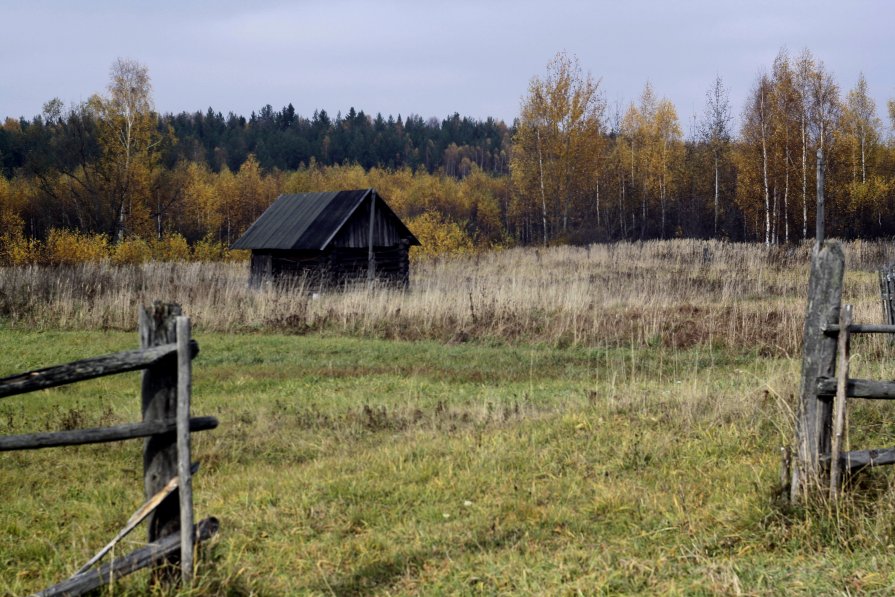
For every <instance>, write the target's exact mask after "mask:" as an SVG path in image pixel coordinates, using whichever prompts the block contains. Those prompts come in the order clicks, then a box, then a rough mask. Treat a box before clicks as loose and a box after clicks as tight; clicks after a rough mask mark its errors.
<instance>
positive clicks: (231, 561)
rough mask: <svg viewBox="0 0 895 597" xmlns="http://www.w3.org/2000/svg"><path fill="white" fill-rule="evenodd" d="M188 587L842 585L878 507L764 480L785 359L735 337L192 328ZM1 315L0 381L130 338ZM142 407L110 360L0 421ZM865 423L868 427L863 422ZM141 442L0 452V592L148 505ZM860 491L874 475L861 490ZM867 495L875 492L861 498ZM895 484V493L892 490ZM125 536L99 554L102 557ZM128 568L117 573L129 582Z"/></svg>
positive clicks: (863, 569)
mask: <svg viewBox="0 0 895 597" xmlns="http://www.w3.org/2000/svg"><path fill="white" fill-rule="evenodd" d="M197 339H198V341H199V343H200V345H201V350H202V351H201V353H200V355H199V357H198V358H197V360H196V361H195V365H194V367H195V368H194V374H195V380H194V412H195V414H199V415H214V416H216V417H218V418H219V419H220V421H221V426H220V427H219V428H218V429H217V430H215V431H212V432H207V433H203V434H199V435H196V436H194V451H195V457H196V458H197V459H198V460H199V461H201V463H202V468H201V470H200V472H199V474H198V476H197V477H196V479H195V487H194V492H195V496H196V510H197V513H198V515H199V516H207V515H214V516H217V517H218V518H220V520H221V532H220V535H219V536H218V537H217V538H216V539H215V540H214V541H213V542H212V544H211V545H210V546H208V547H207V548H206V549H204V550H203V551H202V553H201V558H200V564H199V566H200V570H199V579H200V580H199V585H198V588H197V589H196V590H195V591H194V593H192V594H209V595H211V594H221V593H225V594H226V593H229V594H237V595H238V594H259V595H273V594H337V595H343V594H371V593H372V594H376V593H379V594H412V593H423V594H445V593H477V592H483V593H503V592H512V593H518V594H543V593H548V594H550V593H574V592H576V591H581V592H583V593H610V594H612V593H645V594H656V593H687V594H735V593H740V592H742V593H752V594H755V593H782V592H787V593H789V592H793V593H803V594H817V593H840V592H844V593H857V592H872V591H876V592H887V590H889V589H891V588H892V587H893V572H892V571H893V570H895V567H893V564H895V548H892V546H891V545H890V542H892V541H891V538H890V537H891V534H892V529H891V528H890V527H892V526H893V525H892V522H893V521H895V516H893V515H892V511H891V508H890V509H889V510H888V511H883V512H879V511H877V512H876V514H873V513H872V512H871V510H872V509H873V508H874V506H875V505H878V504H879V503H880V502H883V501H885V500H887V499H888V498H887V497H886V496H887V495H888V492H889V489H888V481H887V480H886V478H884V477H882V476H878V477H877V478H872V479H870V482H869V483H868V492H869V493H870V494H872V495H873V496H874V497H873V499H871V500H869V501H868V502H867V504H861V503H855V504H853V505H852V506H850V507H849V509H847V510H842V511H840V512H837V513H835V515H834V513H830V515H825V514H824V513H822V512H820V513H818V512H804V511H794V510H788V509H786V508H785V507H782V506H781V505H780V504H779V503H778V501H777V500H776V499H775V496H774V489H775V483H776V479H777V476H778V461H777V448H778V446H780V445H782V444H783V443H785V442H788V441H789V433H790V422H789V417H790V416H791V407H792V398H791V395H792V394H794V393H795V391H796V379H797V375H796V371H797V367H798V363H797V362H795V361H793V360H789V359H769V358H761V357H758V356H756V355H753V354H750V353H748V352H742V353H729V352H728V353H724V352H716V351H710V350H707V349H695V348H694V349H691V350H688V351H685V352H675V351H673V350H670V349H667V348H663V347H653V348H646V349H634V350H629V349H619V348H611V349H607V348H599V347H597V348H580V347H573V348H564V349H554V348H551V347H547V346H505V345H494V346H485V345H481V344H474V343H469V344H455V345H445V344H439V343H433V342H390V341H382V340H370V339H353V338H332V337H317V336H277V335H242V336H239V335H236V336H233V335H203V334H199V335H198V337H197ZM135 344H136V340H135V338H134V335H133V334H125V333H101V332H47V333H26V332H21V331H9V330H3V331H0V353H2V354H4V355H5V357H4V359H3V360H2V361H0V375H7V374H10V373H14V372H19V371H23V370H26V369H29V368H35V367H40V366H46V365H50V364H55V363H60V362H64V361H67V360H71V359H76V358H82V357H85V356H90V355H96V354H102V353H105V352H110V351H114V350H120V349H126V348H133V347H134V346H135ZM138 418H139V377H138V375H137V374H125V375H122V376H118V377H115V378H105V379H101V380H94V381H91V382H85V383H82V384H78V385H76V386H69V387H64V388H59V389H54V390H45V391H41V392H37V393H34V394H30V395H27V396H20V397H13V398H9V399H4V400H2V401H0V433H2V434H11V433H25V432H29V431H41V430H49V429H61V428H73V427H81V426H93V425H105V424H115V423H120V422H126V421H135V420H137V419H138ZM868 420H870V419H868ZM140 449H141V444H140V442H139V441H133V442H126V443H122V444H111V445H105V446H85V447H79V448H60V449H53V450H43V451H36V452H18V453H6V454H2V455H0V478H2V479H3V480H4V483H2V484H0V503H2V504H3V506H2V508H0V536H2V541H0V592H2V593H8V594H24V593H28V592H30V591H33V590H37V589H39V588H42V587H43V586H46V585H49V584H51V583H52V582H54V581H57V580H59V579H61V578H63V577H65V576H67V575H68V574H70V573H71V572H73V571H74V570H76V569H77V568H78V567H79V566H80V565H81V564H82V563H83V562H84V561H86V560H87V559H88V558H89V557H90V555H92V553H93V552H94V551H95V550H96V549H98V547H100V546H101V545H102V544H103V543H105V541H107V540H108V539H109V538H110V537H111V536H112V535H113V534H114V533H115V531H116V530H117V529H118V528H120V526H121V525H122V524H123V523H124V521H125V520H126V519H127V517H128V516H129V515H130V513H131V512H132V511H133V510H134V509H135V508H136V507H137V506H138V505H139V504H140V502H141V500H142V494H141V487H142V480H141V460H140ZM874 492H875V493H874ZM873 500H876V501H873ZM888 501H890V502H891V500H888ZM142 539H143V531H142V530H140V531H138V532H137V533H135V536H134V537H133V538H132V540H130V541H129V542H126V543H127V544H126V545H123V546H121V547H119V548H118V550H117V552H118V554H119V555H120V554H121V553H124V552H125V551H129V550H130V549H132V548H133V547H134V546H135V545H136V544H138V543H139V542H140V541H142ZM145 589H146V576H145V574H144V575H139V574H138V575H135V576H134V577H130V578H128V579H126V580H124V581H123V582H122V583H120V584H119V585H118V586H117V587H115V592H116V594H134V595H140V594H143V593H144V592H145Z"/></svg>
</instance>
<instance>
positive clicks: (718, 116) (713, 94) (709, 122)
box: [699, 76, 732, 237]
mask: <svg viewBox="0 0 895 597" xmlns="http://www.w3.org/2000/svg"><path fill="white" fill-rule="evenodd" d="M705 96H706V105H705V113H704V114H703V119H702V123H701V125H700V131H699V133H700V137H701V138H702V141H703V143H705V144H706V145H707V146H708V148H709V150H710V151H711V155H712V163H713V166H714V174H715V176H714V195H713V197H714V202H713V203H714V228H713V229H714V235H715V236H716V237H717V236H718V209H719V202H720V195H721V166H722V163H723V161H724V160H725V158H726V156H727V153H728V151H729V149H730V121H731V119H732V117H731V112H730V99H729V97H728V94H727V89H726V88H725V87H724V82H723V81H722V80H721V77H720V76H716V77H715V82H714V84H712V87H711V89H709V90H708V91H707V92H706V94H705Z"/></svg>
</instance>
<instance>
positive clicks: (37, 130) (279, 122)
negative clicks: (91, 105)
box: [0, 103, 512, 178]
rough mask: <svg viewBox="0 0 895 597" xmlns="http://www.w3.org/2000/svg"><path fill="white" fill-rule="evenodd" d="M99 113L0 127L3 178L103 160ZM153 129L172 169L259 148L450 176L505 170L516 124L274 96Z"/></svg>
mask: <svg viewBox="0 0 895 597" xmlns="http://www.w3.org/2000/svg"><path fill="white" fill-rule="evenodd" d="M94 120H95V118H94V115H93V114H91V113H90V112H89V111H87V110H77V109H75V110H71V111H69V112H67V113H64V114H62V113H60V114H58V115H50V116H49V118H48V117H47V115H46V114H44V115H40V116H35V117H34V118H31V119H27V118H19V119H18V120H17V121H14V122H7V124H6V126H2V127H0V172H2V174H3V175H4V176H5V177H6V178H12V176H13V175H15V174H16V173H18V172H25V173H32V174H34V175H37V176H40V175H41V174H42V173H44V172H46V171H48V170H53V169H65V168H72V167H73V166H76V165H77V164H78V162H79V161H87V160H92V159H97V158H98V157H99V153H100V143H99V140H98V132H97V126H96V122H95V121H94ZM157 129H158V133H159V134H160V136H161V138H162V139H163V145H162V147H161V148H160V158H161V160H160V162H161V165H163V166H164V167H165V168H169V169H171V168H174V166H175V165H176V164H177V163H178V162H179V161H181V160H185V161H190V162H196V163H200V164H205V165H207V166H208V167H209V169H210V170H211V171H212V172H219V171H220V170H221V169H222V168H224V167H226V168H229V169H230V170H231V171H234V172H235V171H238V170H239V168H240V167H241V166H242V165H243V164H244V163H245V161H246V160H247V159H248V157H249V155H254V156H255V158H256V159H257V160H258V164H259V166H261V168H262V169H264V170H266V171H269V170H272V169H278V170H283V171H285V170H295V169H297V168H299V167H300V166H302V165H307V164H309V163H312V162H314V163H316V164H318V165H320V166H331V165H336V164H345V163H350V164H359V165H361V166H362V167H363V168H365V169H370V168H373V167H378V168H388V169H393V170H394V169H400V168H404V167H409V168H411V169H412V170H414V171H416V170H419V169H423V170H425V171H427V172H429V173H434V172H437V171H438V170H442V169H443V170H444V172H445V173H446V174H447V175H449V176H454V177H463V176H466V175H467V174H469V173H470V171H471V169H472V167H473V165H475V166H476V167H478V168H479V169H480V170H483V171H485V172H488V173H491V174H508V173H509V156H508V149H509V145H510V141H511V139H512V129H511V128H510V127H508V126H507V125H506V124H505V123H504V122H503V121H500V120H495V119H493V118H488V119H486V120H476V119H473V118H469V117H466V116H460V115H459V114H454V115H452V116H449V117H447V118H445V119H442V120H438V119H436V118H429V119H427V120H424V119H423V118H422V117H421V116H417V115H413V114H412V115H408V116H407V117H406V118H405V117H402V116H401V115H400V114H399V115H398V116H397V117H393V116H391V115H390V116H388V117H383V116H382V114H377V115H376V116H375V117H371V116H368V115H367V114H365V113H364V111H363V110H361V111H356V110H355V109H354V108H351V109H350V110H349V111H348V112H347V113H346V114H344V115H342V114H341V113H339V114H336V115H335V116H330V115H329V114H328V113H327V112H326V110H318V111H315V112H314V114H313V116H311V117H310V118H308V117H305V116H301V115H299V114H296V112H295V109H294V108H293V107H292V104H291V103H290V104H289V105H288V106H286V107H284V108H282V109H281V110H274V108H273V107H272V106H270V105H269V104H268V105H266V106H264V107H263V108H261V109H260V110H258V111H257V112H252V114H251V115H250V116H249V117H248V118H246V117H244V116H239V115H236V114H233V113H232V112H231V113H229V114H228V115H227V116H224V115H223V114H222V113H221V112H215V111H214V110H213V109H212V108H208V110H207V111H205V112H202V111H196V112H192V113H189V112H181V113H180V114H163V115H160V116H159V117H158V121H157Z"/></svg>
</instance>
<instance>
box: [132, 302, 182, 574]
mask: <svg viewBox="0 0 895 597" xmlns="http://www.w3.org/2000/svg"><path fill="white" fill-rule="evenodd" d="M178 315H181V310H180V305H175V304H165V303H162V302H160V301H156V302H155V303H153V305H152V306H151V307H147V308H145V309H140V347H141V348H150V347H152V346H158V345H160V344H174V343H176V341H177V330H176V318H177V316H178ZM141 391H142V413H143V422H144V423H149V422H154V421H161V420H168V421H170V420H173V419H175V418H176V414H177V359H176V358H168V359H162V360H160V361H158V362H157V363H156V364H154V365H152V366H151V367H149V368H147V369H145V370H144V371H143V379H142V383H141ZM176 475H177V433H176V431H172V432H169V433H163V434H159V435H153V436H150V437H148V438H147V439H146V441H145V443H144V444H143V490H144V493H145V496H146V498H147V499H148V498H150V497H152V496H153V495H155V494H156V493H158V492H159V491H160V490H161V489H162V488H163V487H164V486H165V484H166V483H168V481H170V480H171V478H172V477H174V476H176ZM177 493H178V496H179V492H177ZM178 500H179V497H175V496H174V495H173V494H172V495H169V496H168V497H167V498H166V499H165V500H164V501H163V502H162V503H161V504H160V505H159V506H158V508H156V510H155V512H153V513H152V514H151V515H150V517H149V519H148V527H149V542H150V543H153V542H156V541H158V540H160V539H162V538H164V537H167V536H168V535H172V534H174V533H176V532H178V531H179V530H180V508H179V504H178ZM178 560H179V554H176V553H175V554H174V555H172V556H169V558H168V559H167V560H166V563H168V564H176V563H177V561H178ZM172 570H173V569H168V570H167V571H165V572H164V573H163V574H159V572H160V570H158V569H157V570H156V571H155V572H154V573H153V577H154V579H155V580H161V578H162V577H164V578H166V579H170V578H171V574H172Z"/></svg>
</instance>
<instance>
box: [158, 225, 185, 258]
mask: <svg viewBox="0 0 895 597" xmlns="http://www.w3.org/2000/svg"><path fill="white" fill-rule="evenodd" d="M152 258H153V259H154V260H155V261H189V260H190V246H189V244H188V243H187V242H186V239H185V238H183V235H181V234H178V233H177V232H170V233H168V234H165V235H164V236H163V237H162V238H160V239H159V240H154V241H152Z"/></svg>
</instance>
